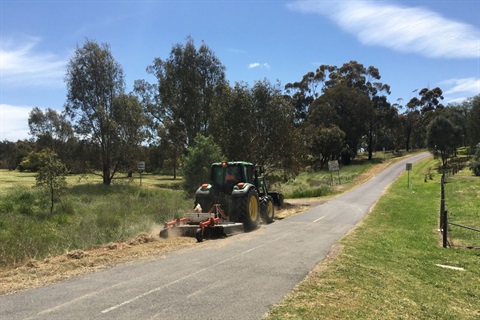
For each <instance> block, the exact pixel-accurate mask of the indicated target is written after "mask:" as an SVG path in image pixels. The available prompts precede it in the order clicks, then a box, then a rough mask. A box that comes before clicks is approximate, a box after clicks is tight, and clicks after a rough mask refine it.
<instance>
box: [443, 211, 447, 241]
mask: <svg viewBox="0 0 480 320" xmlns="http://www.w3.org/2000/svg"><path fill="white" fill-rule="evenodd" d="M447 213H448V212H447V210H445V211H444V213H443V215H444V216H443V230H442V235H443V247H444V248H446V247H447V242H448V241H447V237H448V218H447Z"/></svg>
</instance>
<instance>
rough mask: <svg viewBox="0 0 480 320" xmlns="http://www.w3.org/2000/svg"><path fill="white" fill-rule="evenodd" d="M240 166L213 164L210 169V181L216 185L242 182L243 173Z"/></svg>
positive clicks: (231, 184)
mask: <svg viewBox="0 0 480 320" xmlns="http://www.w3.org/2000/svg"><path fill="white" fill-rule="evenodd" d="M241 169H242V168H241V167H240V166H237V165H235V166H225V167H222V166H215V167H213V170H212V181H213V182H214V184H215V185H217V186H226V187H232V188H233V186H234V185H235V184H237V183H238V182H244V181H245V179H244V178H243V177H244V173H243V172H242V170H241Z"/></svg>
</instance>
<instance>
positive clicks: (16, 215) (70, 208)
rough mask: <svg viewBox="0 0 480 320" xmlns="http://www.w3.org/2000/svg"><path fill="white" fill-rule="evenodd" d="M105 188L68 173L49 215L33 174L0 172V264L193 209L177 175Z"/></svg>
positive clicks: (90, 242)
mask: <svg viewBox="0 0 480 320" xmlns="http://www.w3.org/2000/svg"><path fill="white" fill-rule="evenodd" d="M139 183H140V181H139V179H138V177H137V179H134V180H130V179H123V181H122V180H116V182H115V183H114V184H113V185H112V186H110V187H106V186H103V185H102V184H101V180H100V179H99V177H97V176H93V175H92V176H69V177H68V187H67V188H66V190H64V195H62V196H61V198H60V201H59V202H57V203H56V204H55V208H54V213H53V214H50V212H49V208H48V201H46V199H48V197H45V194H43V193H42V191H41V190H39V189H38V188H33V186H34V185H35V175H34V174H31V173H19V172H15V171H2V172H0V185H1V188H0V213H1V214H0V266H8V265H17V264H21V263H23V262H25V261H27V260H29V259H41V258H43V257H46V256H48V255H55V254H59V253H63V252H65V251H67V250H74V249H85V248H89V247H92V246H95V245H99V244H102V243H108V242H110V241H120V240H124V239H127V238H130V237H133V236H135V235H137V234H139V233H141V232H148V231H149V230H151V229H155V228H158V226H159V225H161V224H163V223H164V222H165V221H168V220H171V219H172V218H173V217H178V216H183V214H184V212H186V211H188V210H189V209H191V208H192V207H193V201H192V199H187V198H186V197H185V196H184V194H183V192H182V191H180V190H178V189H179V185H180V183H181V180H180V179H177V180H172V179H170V178H168V177H161V176H153V175H145V176H144V177H142V187H140V186H139Z"/></svg>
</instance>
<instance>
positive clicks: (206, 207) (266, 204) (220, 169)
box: [195, 161, 283, 231]
mask: <svg viewBox="0 0 480 320" xmlns="http://www.w3.org/2000/svg"><path fill="white" fill-rule="evenodd" d="M263 174H264V170H263V167H261V166H254V165H253V164H252V163H249V162H244V161H234V162H226V161H223V162H218V163H213V164H212V166H211V170H210V182H209V183H204V184H202V185H201V186H200V187H199V188H198V190H197V191H196V194H195V207H196V208H199V207H198V205H200V207H201V211H202V212H211V211H212V210H213V209H214V207H215V205H220V206H221V208H222V210H223V212H224V213H225V214H226V216H227V217H228V220H229V221H231V222H241V223H243V227H244V230H245V231H252V230H254V229H256V228H257V226H258V223H259V220H260V218H261V219H262V220H263V221H264V222H265V223H271V222H273V219H274V215H275V209H274V205H278V206H281V205H282V202H283V196H282V195H281V194H279V193H275V192H268V190H267V184H266V182H265V180H264V177H263Z"/></svg>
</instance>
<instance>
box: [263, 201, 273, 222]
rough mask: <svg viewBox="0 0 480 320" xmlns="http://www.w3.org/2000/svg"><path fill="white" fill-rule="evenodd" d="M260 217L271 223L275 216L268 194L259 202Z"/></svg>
mask: <svg viewBox="0 0 480 320" xmlns="http://www.w3.org/2000/svg"><path fill="white" fill-rule="evenodd" d="M261 214H262V219H263V221H264V222H265V223H272V222H273V217H274V216H275V207H274V205H273V199H272V197H270V196H268V197H267V198H266V199H264V200H263V201H262V204H261Z"/></svg>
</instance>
